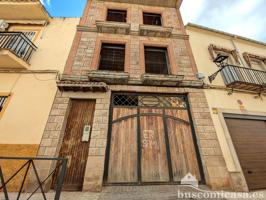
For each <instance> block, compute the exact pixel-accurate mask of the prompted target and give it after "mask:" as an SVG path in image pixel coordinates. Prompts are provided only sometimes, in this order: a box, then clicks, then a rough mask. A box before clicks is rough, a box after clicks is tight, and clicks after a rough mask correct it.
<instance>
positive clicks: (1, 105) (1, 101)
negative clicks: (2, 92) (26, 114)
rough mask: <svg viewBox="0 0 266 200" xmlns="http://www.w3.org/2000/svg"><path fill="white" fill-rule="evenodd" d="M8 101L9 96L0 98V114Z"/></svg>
mask: <svg viewBox="0 0 266 200" xmlns="http://www.w3.org/2000/svg"><path fill="white" fill-rule="evenodd" d="M6 100H7V96H0V113H1V111H2V110H3V108H4V105H5V103H6Z"/></svg>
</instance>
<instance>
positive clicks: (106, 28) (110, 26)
mask: <svg viewBox="0 0 266 200" xmlns="http://www.w3.org/2000/svg"><path fill="white" fill-rule="evenodd" d="M96 27H97V31H98V32H99V33H112V34H123V35H128V34H129V31H130V24H128V23H122V22H109V21H108V22H107V21H96Z"/></svg>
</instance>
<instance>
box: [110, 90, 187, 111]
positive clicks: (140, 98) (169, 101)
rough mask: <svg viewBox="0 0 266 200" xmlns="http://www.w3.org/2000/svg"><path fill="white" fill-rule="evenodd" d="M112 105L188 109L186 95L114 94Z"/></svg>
mask: <svg viewBox="0 0 266 200" xmlns="http://www.w3.org/2000/svg"><path fill="white" fill-rule="evenodd" d="M112 105H113V106H115V107H157V108H180V109H187V106H186V100H185V97H184V96H171V95H170V96H168V95H154V94H134V93H132V94H114V95H113V99H112Z"/></svg>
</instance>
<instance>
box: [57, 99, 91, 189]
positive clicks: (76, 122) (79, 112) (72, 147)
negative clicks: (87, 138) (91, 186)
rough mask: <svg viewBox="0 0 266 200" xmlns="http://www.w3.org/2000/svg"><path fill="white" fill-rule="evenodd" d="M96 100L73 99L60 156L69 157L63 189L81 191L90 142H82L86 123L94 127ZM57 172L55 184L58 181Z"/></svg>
mask: <svg viewBox="0 0 266 200" xmlns="http://www.w3.org/2000/svg"><path fill="white" fill-rule="evenodd" d="M94 109H95V101H94V100H71V108H70V112H69V116H68V119H67V125H66V130H65V135H64V139H63V143H62V147H61V149H60V153H59V157H63V158H67V159H68V163H67V169H66V174H65V180H64V184H63V190H68V191H81V190H82V185H83V179H84V174H85V168H86V163H87V158H88V151H89V142H82V135H83V129H84V126H85V125H89V126H91V127H92V122H93V115H94ZM57 174H58V173H55V175H54V179H53V185H54V184H55V183H56V179H57Z"/></svg>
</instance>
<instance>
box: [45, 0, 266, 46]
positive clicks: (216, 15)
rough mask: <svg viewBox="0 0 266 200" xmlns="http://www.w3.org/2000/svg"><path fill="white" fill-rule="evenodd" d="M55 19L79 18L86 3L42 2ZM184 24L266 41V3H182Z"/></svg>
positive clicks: (208, 0)
mask: <svg viewBox="0 0 266 200" xmlns="http://www.w3.org/2000/svg"><path fill="white" fill-rule="evenodd" d="M41 1H42V2H43V4H44V5H45V7H46V9H47V10H48V11H49V13H50V14H51V15H52V16H54V17H80V16H81V14H82V10H83V8H84V6H85V3H86V1H87V0H41ZM181 13H182V17H183V20H184V23H185V24H186V23H188V22H192V23H196V24H200V25H203V26H207V27H210V28H214V29H218V30H222V31H225V32H229V33H234V34H237V35H241V36H245V37H248V38H252V39H256V40H260V41H264V42H266V3H265V0H183V4H182V7H181Z"/></svg>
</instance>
